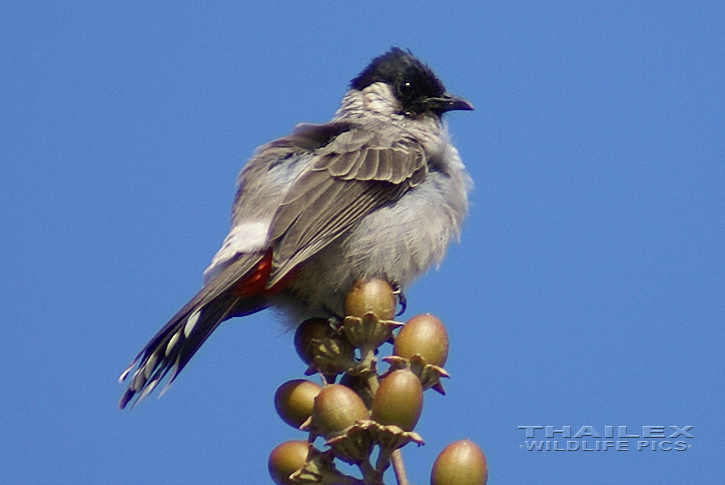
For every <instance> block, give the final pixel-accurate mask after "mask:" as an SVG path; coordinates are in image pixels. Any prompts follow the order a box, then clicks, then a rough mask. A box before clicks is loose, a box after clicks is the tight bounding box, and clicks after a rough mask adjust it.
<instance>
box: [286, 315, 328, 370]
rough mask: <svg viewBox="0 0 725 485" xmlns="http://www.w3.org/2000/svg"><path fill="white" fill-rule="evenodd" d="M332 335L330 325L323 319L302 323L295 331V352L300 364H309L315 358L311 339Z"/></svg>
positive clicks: (311, 319) (313, 319)
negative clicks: (300, 360)
mask: <svg viewBox="0 0 725 485" xmlns="http://www.w3.org/2000/svg"><path fill="white" fill-rule="evenodd" d="M332 333H333V330H332V328H330V324H329V323H328V322H327V319H325V318H310V319H309V320H305V321H304V322H302V323H301V324H300V325H299V326H298V327H297V330H296V331H295V339H294V341H295V350H297V355H299V356H300V358H301V359H302V362H304V363H305V364H311V363H312V361H313V360H314V358H315V353H314V345H313V343H312V339H323V338H327V337H330V336H331V335H332Z"/></svg>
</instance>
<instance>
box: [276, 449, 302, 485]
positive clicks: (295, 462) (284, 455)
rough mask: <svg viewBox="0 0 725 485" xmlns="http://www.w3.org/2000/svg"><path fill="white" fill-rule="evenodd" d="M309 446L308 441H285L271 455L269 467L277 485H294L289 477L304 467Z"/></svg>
mask: <svg viewBox="0 0 725 485" xmlns="http://www.w3.org/2000/svg"><path fill="white" fill-rule="evenodd" d="M308 451H309V444H308V443H307V442H306V441H285V442H284V443H282V444H280V445H277V447H276V448H275V449H273V450H272V453H270V454H269V460H268V461H267V467H268V468H269V474H270V475H272V480H274V483H276V484H277V485H293V484H294V482H292V480H290V479H289V476H290V475H291V474H292V473H294V472H295V471H297V470H299V469H300V468H302V466H304V464H305V462H306V461H307V453H308Z"/></svg>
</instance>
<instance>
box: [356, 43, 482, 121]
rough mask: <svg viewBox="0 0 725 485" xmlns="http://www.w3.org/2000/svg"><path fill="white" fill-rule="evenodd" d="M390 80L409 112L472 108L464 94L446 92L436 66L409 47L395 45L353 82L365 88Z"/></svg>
mask: <svg viewBox="0 0 725 485" xmlns="http://www.w3.org/2000/svg"><path fill="white" fill-rule="evenodd" d="M377 82H384V83H386V84H389V85H390V86H391V88H392V90H393V93H394V94H395V97H396V98H397V99H398V100H399V101H400V103H401V105H402V107H403V113H404V114H406V115H408V116H415V115H421V114H425V113H435V114H437V115H438V116H440V115H442V114H443V113H444V112H446V111H451V110H471V109H473V106H471V104H470V103H469V102H468V101H466V100H465V99H463V98H459V97H457V96H453V95H451V94H448V93H446V88H445V86H443V83H442V82H441V80H440V79H438V76H436V75H435V73H434V72H433V70H432V69H431V68H430V67H428V66H426V65H425V64H423V63H422V62H421V61H419V60H418V59H416V58H415V57H414V56H413V54H412V53H411V52H410V51H404V50H403V49H400V48H398V47H393V48H392V49H390V50H389V51H388V52H386V53H385V54H383V55H381V56H378V57H376V58H375V59H373V60H372V62H370V64H369V65H368V67H366V68H365V70H363V71H362V72H361V73H360V74H359V75H358V76H357V77H356V78H355V79H353V80H352V82H351V83H350V86H351V87H352V88H353V89H357V90H359V91H362V90H363V89H365V88H366V87H367V86H370V85H371V84H373V83H377Z"/></svg>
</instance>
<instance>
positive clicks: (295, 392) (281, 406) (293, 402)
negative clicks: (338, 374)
mask: <svg viewBox="0 0 725 485" xmlns="http://www.w3.org/2000/svg"><path fill="white" fill-rule="evenodd" d="M320 389H321V388H320V386H318V385H317V384H315V383H314V382H312V381H306V380H304V379H294V380H291V381H287V382H285V383H284V384H282V385H281V386H279V388H278V389H277V392H276V393H275V394H274V407H275V409H276V410H277V414H279V416H280V417H281V418H282V421H284V422H285V423H287V424H289V425H290V426H292V427H293V428H299V427H300V426H301V425H302V423H304V422H305V421H307V418H309V417H310V416H311V415H312V407H313V405H314V403H315V397H316V396H317V395H318V394H319V393H320Z"/></svg>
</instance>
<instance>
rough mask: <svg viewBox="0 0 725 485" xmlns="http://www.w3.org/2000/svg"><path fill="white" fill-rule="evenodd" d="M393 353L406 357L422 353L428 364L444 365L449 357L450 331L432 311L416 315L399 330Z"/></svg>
mask: <svg viewBox="0 0 725 485" xmlns="http://www.w3.org/2000/svg"><path fill="white" fill-rule="evenodd" d="M393 354H395V355H397V356H399V357H405V358H406V359H410V358H411V357H413V356H414V355H415V354H420V355H421V357H423V358H424V359H425V360H426V362H427V363H428V364H433V365H437V366H439V367H443V365H444V364H445V363H446V359H447V358H448V332H446V328H445V327H444V326H443V323H442V322H441V321H440V320H439V319H438V318H436V317H434V316H433V315H431V314H430V313H424V314H422V315H416V316H414V317H413V318H411V319H410V320H408V322H407V323H406V324H405V325H403V328H401V329H400V332H398V336H397V337H396V338H395V345H394V346H393Z"/></svg>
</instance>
